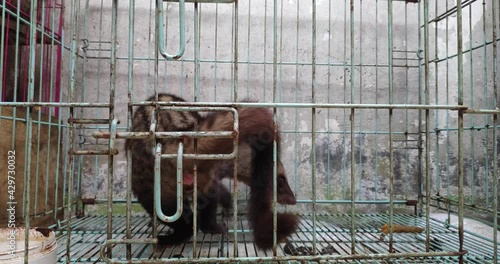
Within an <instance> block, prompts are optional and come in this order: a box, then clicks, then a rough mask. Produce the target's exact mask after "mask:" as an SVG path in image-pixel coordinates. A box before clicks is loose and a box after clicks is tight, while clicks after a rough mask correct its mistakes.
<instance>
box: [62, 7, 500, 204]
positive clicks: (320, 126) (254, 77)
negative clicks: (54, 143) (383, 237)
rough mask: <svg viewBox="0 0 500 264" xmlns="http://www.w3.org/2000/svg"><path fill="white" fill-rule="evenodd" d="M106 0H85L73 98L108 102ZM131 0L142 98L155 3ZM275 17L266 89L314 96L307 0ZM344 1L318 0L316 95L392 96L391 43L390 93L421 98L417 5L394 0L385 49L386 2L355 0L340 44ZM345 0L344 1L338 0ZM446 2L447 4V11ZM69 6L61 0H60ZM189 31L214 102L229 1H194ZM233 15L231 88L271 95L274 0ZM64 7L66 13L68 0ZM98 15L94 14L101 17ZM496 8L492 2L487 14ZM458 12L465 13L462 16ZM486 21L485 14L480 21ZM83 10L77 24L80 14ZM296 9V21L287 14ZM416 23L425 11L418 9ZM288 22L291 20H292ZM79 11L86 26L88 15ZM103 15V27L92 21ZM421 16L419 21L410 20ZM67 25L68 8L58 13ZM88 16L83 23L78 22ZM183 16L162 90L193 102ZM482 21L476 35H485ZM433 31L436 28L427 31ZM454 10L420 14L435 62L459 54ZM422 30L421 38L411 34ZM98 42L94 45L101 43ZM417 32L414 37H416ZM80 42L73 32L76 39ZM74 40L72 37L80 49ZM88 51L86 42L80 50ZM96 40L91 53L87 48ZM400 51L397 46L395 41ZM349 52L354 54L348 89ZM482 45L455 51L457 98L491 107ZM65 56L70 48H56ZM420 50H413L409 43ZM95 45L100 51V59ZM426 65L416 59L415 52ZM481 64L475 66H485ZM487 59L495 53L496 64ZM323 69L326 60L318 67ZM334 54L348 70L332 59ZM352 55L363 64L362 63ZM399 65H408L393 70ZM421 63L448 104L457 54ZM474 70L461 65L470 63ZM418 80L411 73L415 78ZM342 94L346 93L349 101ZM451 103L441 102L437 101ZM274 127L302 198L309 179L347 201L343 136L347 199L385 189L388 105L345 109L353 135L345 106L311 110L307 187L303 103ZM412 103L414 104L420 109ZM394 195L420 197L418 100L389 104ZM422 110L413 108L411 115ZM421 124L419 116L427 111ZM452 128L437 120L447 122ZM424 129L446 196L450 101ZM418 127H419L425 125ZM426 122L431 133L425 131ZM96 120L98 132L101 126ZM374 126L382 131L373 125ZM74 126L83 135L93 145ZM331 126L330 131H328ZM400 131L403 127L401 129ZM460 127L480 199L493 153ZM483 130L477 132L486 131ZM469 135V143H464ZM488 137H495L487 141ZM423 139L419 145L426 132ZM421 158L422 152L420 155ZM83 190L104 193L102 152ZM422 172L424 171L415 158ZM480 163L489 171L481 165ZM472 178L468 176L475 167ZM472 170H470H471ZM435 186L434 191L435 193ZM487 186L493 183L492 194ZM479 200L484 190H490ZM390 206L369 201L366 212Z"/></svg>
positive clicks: (120, 184)
mask: <svg viewBox="0 0 500 264" xmlns="http://www.w3.org/2000/svg"><path fill="white" fill-rule="evenodd" d="M110 2H111V1H104V6H103V7H102V8H101V7H100V3H98V2H95V3H94V2H90V6H89V8H88V10H87V9H86V8H85V5H84V4H83V3H82V6H81V10H80V12H81V13H80V17H79V19H80V21H79V29H80V32H79V37H80V38H81V39H88V40H90V41H91V42H90V45H89V47H88V48H87V50H86V53H83V52H82V51H83V50H82V49H80V54H84V55H86V56H87V57H88V59H87V60H85V64H83V62H84V60H79V63H78V65H77V69H78V73H77V84H76V87H77V90H78V94H79V97H78V99H79V100H84V101H91V102H107V101H108V100H109V89H110V79H109V76H110V65H109V56H110V44H109V41H110V32H111V31H110V30H111V3H110ZM150 2H151V1H137V3H136V7H135V25H134V28H133V29H134V33H135V35H134V37H133V40H132V41H133V46H134V58H135V59H134V61H133V70H134V74H133V89H134V92H133V97H134V99H135V100H143V99H145V98H146V97H148V96H149V95H151V94H152V93H153V92H152V91H153V85H154V82H153V81H154V74H155V72H154V61H153V56H154V41H155V36H154V3H150ZM279 2H280V3H279V4H278V5H279V6H278V20H277V30H278V33H277V34H278V35H277V37H278V38H277V40H278V62H280V64H279V65H278V68H277V91H278V95H277V100H278V101H279V102H287V103H295V102H297V103H308V102H311V99H312V98H311V94H312V91H311V90H312V66H311V65H310V64H311V62H312V51H313V48H312V7H311V5H310V3H309V1H301V2H299V3H297V1H294V0H287V1H279ZM348 2H349V1H333V0H332V1H317V9H316V10H317V13H316V15H317V21H316V26H317V31H316V34H317V39H316V54H317V56H316V58H317V61H316V63H317V66H316V80H315V96H316V102H318V103H328V102H330V103H349V102H353V103H370V104H374V103H389V102H390V101H389V100H390V99H389V98H390V97H389V84H388V80H389V78H388V67H387V66H388V65H387V64H388V54H389V53H388V50H389V48H392V49H393V50H395V51H396V52H394V53H393V54H394V58H395V59H394V65H395V66H397V67H395V68H394V75H393V90H392V102H393V103H397V104H405V103H408V104H418V103H419V95H420V98H421V99H420V100H422V101H421V102H422V103H424V102H425V101H423V100H425V97H424V94H423V91H424V84H425V83H424V78H423V77H424V67H421V68H420V70H419V68H418V67H417V66H418V65H419V61H418V60H417V59H418V58H419V57H418V55H417V51H418V50H419V49H423V48H424V46H423V40H420V39H419V31H420V32H421V33H422V34H423V30H422V29H420V28H419V9H418V5H417V4H408V5H405V4H404V3H403V2H399V1H394V8H393V15H394V16H393V19H394V20H393V32H392V34H393V45H392V47H388V26H387V21H388V20H387V19H388V14H387V2H386V1H363V2H362V5H361V4H360V2H359V1H355V2H356V3H355V6H354V21H353V30H354V31H353V36H354V48H353V49H352V50H351V46H350V45H351V44H350V19H349V15H350V14H349V6H348V4H349V3H348ZM346 3H347V6H346ZM453 3H454V1H448V5H449V7H448V8H451V6H452V5H453ZM446 5H447V4H446V2H445V1H440V2H439V7H438V11H437V13H438V14H441V13H443V12H444V11H445V10H446ZM68 6H69V4H68ZM164 6H165V10H166V14H167V16H168V19H166V21H167V27H166V28H167V30H166V31H167V50H168V51H170V52H174V50H176V49H177V47H178V36H177V33H176V32H177V25H178V22H177V13H178V5H177V4H176V3H168V4H167V3H165V4H164ZM200 9H201V20H200V25H201V34H200V58H201V61H202V62H201V65H200V72H199V84H200V86H199V91H200V97H199V100H200V101H218V102H224V101H229V100H231V99H232V98H231V95H232V87H233V86H232V83H233V82H232V81H233V80H232V64H231V63H228V62H230V61H231V60H232V58H233V53H232V52H233V44H234V43H232V32H233V27H232V26H233V21H234V20H233V19H234V18H233V16H234V14H233V13H232V5H224V4H221V5H218V7H216V5H213V4H202V5H201V7H200ZM238 10H239V13H238V33H239V35H238V37H239V43H238V44H239V45H238V54H239V55H238V60H239V62H240V63H239V69H238V71H239V74H238V93H239V98H244V97H250V98H252V99H257V100H260V101H266V102H270V101H272V88H273V65H272V61H273V31H274V28H273V5H272V2H271V1H267V5H266V4H264V2H262V1H260V2H257V1H253V2H251V6H250V5H249V3H248V2H247V1H242V2H241V3H240V6H239V9H238ZM66 12H68V13H69V12H70V11H69V8H67V10H66ZM101 12H102V17H101ZM128 12H129V6H128V3H126V1H120V3H119V8H118V43H119V46H118V57H119V60H118V65H117V80H116V99H115V100H116V105H117V107H116V109H115V111H116V116H117V117H118V118H119V119H120V121H121V127H123V128H124V127H125V125H126V122H127V112H126V111H127V109H126V102H127V89H128V85H129V84H128V62H127V60H126V58H127V57H128V56H129V49H128V45H129V39H128V38H129V27H128V23H129V20H128V19H129V18H128ZM463 12H464V13H463V17H464V20H463V32H464V34H463V38H464V41H463V45H464V49H468V48H469V47H470V46H471V45H472V47H476V46H478V45H481V44H482V43H483V42H484V40H483V39H486V40H487V41H490V40H491V34H492V33H491V32H492V31H491V29H492V24H491V20H492V19H491V2H490V1H488V2H487V4H486V5H485V13H483V5H482V4H481V3H479V2H477V3H474V4H472V6H471V8H470V9H469V7H467V8H465V9H464V10H463ZM429 14H430V15H429V17H431V18H432V17H434V16H435V14H436V12H435V6H434V3H432V4H431V8H430V11H429ZM497 14H498V12H497ZM469 15H470V17H471V18H472V19H471V20H470V21H469ZM483 18H485V20H486V23H485V24H484V25H483ZM85 19H86V21H85ZM297 19H298V20H297ZM420 19H421V20H422V21H423V17H420ZM297 21H300V22H299V23H297ZM85 22H86V23H85ZM101 22H102V25H101ZM420 23H422V22H420ZM67 24H68V25H67V27H66V28H67V30H68V31H69V19H67ZM86 25H87V26H86ZM193 25H194V13H193V4H187V5H186V40H187V42H186V52H185V55H184V59H185V61H176V62H164V61H161V62H160V64H159V70H158V78H159V87H158V90H159V91H167V92H171V93H175V94H178V95H181V96H183V97H185V98H186V99H189V100H192V99H193V95H194V91H195V81H196V78H195V77H196V76H195V68H194V63H193V62H192V59H193V58H194V41H195V38H194V27H193ZM483 27H484V28H485V29H486V35H485V36H484V38H483ZM436 30H437V38H436ZM456 31H457V25H456V19H455V16H454V15H453V16H452V17H450V19H448V20H443V21H441V22H440V23H438V24H437V27H436V24H435V23H433V24H431V25H430V31H429V32H430V42H429V48H430V53H429V56H430V59H431V60H433V59H435V58H436V52H435V51H436V46H437V49H438V55H437V58H438V59H444V58H446V57H447V54H448V56H451V55H453V54H455V53H456V48H457V41H456V39H457V37H456V34H457V33H456ZM422 36H423V35H422ZM99 40H100V41H101V43H98V41H99ZM419 41H420V44H419ZM82 43H83V42H81V44H82ZM80 48H81V46H80ZM91 49H94V50H91ZM96 49H100V51H98V50H96ZM401 50H404V51H408V52H406V53H405V52H397V51H401ZM351 52H353V55H354V64H355V67H354V72H353V73H352V77H353V79H352V82H353V85H352V93H351V82H350V74H351V72H350V71H351V68H350V63H351ZM492 54H493V52H492V47H491V45H488V46H487V47H486V49H483V48H479V49H475V50H474V51H473V52H472V53H467V54H466V55H464V63H463V65H464V98H465V100H464V101H465V104H467V105H473V106H474V108H488V109H491V108H493V107H494V106H493V98H494V96H492V95H493V82H492V76H493V70H492V69H493V68H492V65H493V61H492ZM66 55H68V53H66ZM419 55H420V56H423V53H419ZM99 56H100V59H99ZM420 62H421V63H423V61H420ZM485 63H486V65H485ZM497 63H498V62H497ZM328 64H329V65H330V66H327V65H328ZM343 65H345V67H344V66H343ZM360 65H361V66H360ZM404 66H408V67H404ZM435 67H436V65H435V64H434V63H431V65H430V68H429V73H430V75H429V94H430V103H431V104H446V103H449V104H456V103H457V95H458V90H457V60H456V57H451V58H450V59H449V60H444V61H441V62H440V63H439V64H438V70H436V68H435ZM471 67H472V68H471ZM419 82H420V83H419ZM351 96H352V98H351ZM447 100H448V101H447ZM279 114H280V120H279V121H280V125H281V129H282V130H283V133H284V139H285V140H284V142H283V160H284V162H285V165H286V167H287V171H288V175H289V180H290V181H291V183H292V184H293V185H294V186H293V187H294V188H295V190H296V192H297V196H298V198H299V199H310V198H311V190H312V188H314V189H316V192H317V198H318V199H322V200H325V199H336V200H346V199H350V198H351V191H350V164H351V163H350V155H351V144H354V150H355V163H356V166H355V169H356V172H355V173H356V176H355V178H356V198H357V199H362V200H373V199H385V198H387V197H388V193H389V171H390V166H389V144H388V139H389V138H388V135H387V132H388V131H389V126H388V124H389V123H388V117H389V115H388V111H387V110H378V111H375V110H361V111H357V112H356V115H355V117H354V120H355V121H354V129H355V135H354V139H355V140H354V141H353V142H351V139H350V133H349V131H350V122H349V115H350V111H349V110H341V109H336V110H326V109H321V110H318V112H317V120H316V121H317V122H316V130H317V131H319V132H318V134H317V138H316V141H315V142H314V144H316V149H317V156H316V158H317V164H316V178H317V179H316V186H311V148H312V144H313V142H312V140H311V134H310V131H311V129H312V123H311V110H310V109H298V110H296V109H283V110H280V112H279ZM422 114H424V113H423V112H422ZM83 115H85V116H94V117H95V116H101V117H103V118H104V117H107V112H106V111H95V110H92V111H88V112H86V113H84V114H83ZM393 117H394V118H393V127H392V129H393V132H395V134H394V141H393V142H394V159H393V165H394V169H395V185H394V188H395V194H396V196H395V198H396V199H417V193H418V192H417V190H418V180H417V179H418V177H419V166H421V165H422V164H421V163H420V162H419V160H418V151H417V149H416V147H417V146H418V142H417V141H416V140H417V139H418V136H417V134H418V131H419V127H418V125H419V113H418V111H416V110H408V111H403V110H395V111H394V112H393ZM422 118H424V116H422ZM424 121H425V120H424ZM486 124H488V125H490V126H492V125H493V124H492V118H491V117H488V118H487V119H485V117H481V116H474V117H469V116H467V117H466V118H465V126H467V127H469V126H474V127H478V126H484V125H486ZM447 126H448V127H450V128H451V130H449V131H447V130H445V129H446V127H447ZM429 127H430V129H431V132H432V133H433V134H432V136H431V142H430V146H431V149H430V161H431V175H432V176H431V177H432V186H433V188H434V190H436V189H437V188H439V189H440V190H441V194H446V187H447V186H448V185H447V184H448V182H447V180H448V175H449V179H450V180H449V182H450V184H451V189H450V190H451V191H450V192H451V194H454V195H456V194H457V192H456V186H457V146H458V143H457V134H456V133H457V132H456V130H455V129H454V128H456V127H457V113H456V112H453V111H444V110H442V111H430V124H429ZM422 128H423V125H422ZM435 128H437V129H438V130H439V133H438V134H437V136H436V134H435V131H436V130H435ZM103 130H106V128H105V127H103ZM375 131H378V132H379V133H375ZM91 132H92V131H85V134H86V140H87V141H86V143H87V144H96V143H101V144H102V143H103V142H96V141H95V140H94V139H92V138H91V137H90V136H89V135H90V134H91ZM327 132H328V133H327ZM405 133H406V134H405ZM472 133H473V134H472V135H471V134H470V133H469V132H466V133H465V136H464V141H465V142H463V143H462V144H463V146H464V147H465V152H464V154H465V156H466V159H465V167H466V171H465V173H466V190H465V191H466V194H467V195H470V194H471V193H472V192H474V193H476V194H478V195H479V197H483V198H484V195H485V190H486V187H485V186H486V182H488V186H490V187H489V191H490V192H491V186H492V184H491V183H492V179H493V177H492V176H491V169H492V167H493V166H492V164H493V162H495V161H493V160H492V155H491V154H492V151H493V142H494V139H493V138H492V132H491V130H488V131H485V130H481V131H474V132H472ZM487 135H488V137H487V138H486V136H487ZM472 141H474V143H473V144H474V145H472V144H471V142H472ZM497 142H498V140H497ZM423 146H425V142H423ZM119 148H120V151H121V154H120V155H119V156H118V157H117V159H116V162H115V185H114V193H115V197H116V198H124V197H125V177H126V162H125V160H124V155H123V153H124V151H123V142H122V141H120V142H119ZM421 162H423V160H422V161H421ZM81 168H82V192H83V194H84V196H86V197H98V198H105V197H106V188H107V187H106V181H107V180H106V177H107V158H97V159H95V158H84V159H83V163H82V167H81ZM423 169H424V168H423ZM472 169H473V170H472ZM488 171H489V172H490V174H487V173H488ZM473 175H474V176H473ZM473 177H474V181H473V180H472V178H473ZM433 194H435V191H433ZM490 195H491V193H490ZM489 198H490V201H491V197H489ZM342 208H343V207H341V206H331V205H328V206H324V207H322V210H329V211H338V210H340V209H342ZM375 208H379V210H381V211H385V210H386V209H387V207H375V206H367V207H364V210H375Z"/></svg>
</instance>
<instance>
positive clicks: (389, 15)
mask: <svg viewBox="0 0 500 264" xmlns="http://www.w3.org/2000/svg"><path fill="white" fill-rule="evenodd" d="M392 4H393V3H392V0H388V1H387V47H388V51H387V52H388V59H389V72H388V80H387V81H388V83H389V104H392V103H394V91H393V84H394V83H393V74H394V69H393V67H392V66H393V63H394V61H393V59H394V53H393V28H392V27H393V14H392V12H393V5H392ZM392 126H393V110H392V109H389V252H391V253H392V252H394V236H393V228H394V148H393V137H392V130H393V128H392ZM360 180H361V179H360Z"/></svg>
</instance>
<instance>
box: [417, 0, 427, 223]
mask: <svg viewBox="0 0 500 264" xmlns="http://www.w3.org/2000/svg"><path fill="white" fill-rule="evenodd" d="M425 1H427V0H424V1H423V5H424V7H425V5H426V4H425ZM426 21H427V19H425V14H424V22H423V23H424V24H423V26H424V31H425V27H426V24H425V22H426ZM418 25H419V27H420V26H421V25H422V4H419V5H418ZM424 35H425V34H424ZM424 38H425V36H424ZM422 52H425V51H424V50H423V49H422V30H418V51H417V56H418V58H419V60H418V76H419V78H418V103H419V104H422V59H424V58H422V57H421V54H422ZM424 60H425V59H424ZM424 63H425V62H424ZM424 67H425V66H424ZM422 155H423V154H422V110H418V166H417V170H418V173H417V181H418V188H417V189H418V205H419V208H418V215H419V216H421V215H422V214H423V210H424V209H423V206H424V198H423V194H422V188H423V179H422Z"/></svg>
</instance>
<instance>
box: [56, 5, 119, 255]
mask: <svg viewBox="0 0 500 264" xmlns="http://www.w3.org/2000/svg"><path fill="white" fill-rule="evenodd" d="M79 6H80V0H75V1H72V8H71V33H72V36H71V37H72V38H71V50H70V54H69V55H70V72H69V101H70V102H75V75H76V73H75V66H76V65H75V64H76V58H77V55H78V48H77V43H78V33H79V30H78V15H79V12H78V7H79ZM74 111H75V110H74V108H73V107H70V108H69V118H74ZM74 133H75V126H74V123H73V122H70V124H69V137H68V141H67V142H68V143H69V149H70V151H72V150H73V148H74ZM67 163H68V164H69V168H68V172H69V179H68V180H67V182H66V184H67V186H68V191H67V205H68V208H67V210H68V222H67V226H66V227H67V229H66V232H67V238H66V262H67V263H70V261H71V255H70V253H71V220H72V217H71V216H72V198H73V197H72V195H73V168H74V155H73V154H72V153H70V155H69V159H68V162H67ZM65 179H66V177H65ZM65 186H66V185H65ZM63 197H64V196H63ZM110 249H111V247H109V248H108V250H110Z"/></svg>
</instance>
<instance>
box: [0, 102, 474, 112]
mask: <svg viewBox="0 0 500 264" xmlns="http://www.w3.org/2000/svg"><path fill="white" fill-rule="evenodd" d="M132 105H133V106H141V105H146V106H156V105H160V106H171V107H174V106H184V107H186V108H187V107H189V108H192V107H197V108H196V110H195V111H214V110H213V109H212V110H211V109H210V108H209V107H233V108H236V107H255V108H271V107H276V108H313V107H314V108H341V109H423V110H425V109H430V110H467V109H468V107H467V106H465V105H425V104H325V103H317V104H313V103H246V102H245V103H244V102H238V103H219V102H215V103H211V102H161V101H160V102H154V101H140V102H136V103H132ZM0 106H1V104H0ZM169 109H171V110H178V109H177V108H169ZM184 111H187V110H184Z"/></svg>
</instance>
